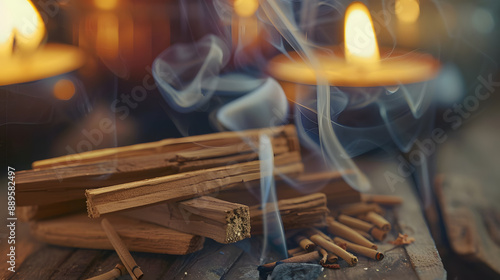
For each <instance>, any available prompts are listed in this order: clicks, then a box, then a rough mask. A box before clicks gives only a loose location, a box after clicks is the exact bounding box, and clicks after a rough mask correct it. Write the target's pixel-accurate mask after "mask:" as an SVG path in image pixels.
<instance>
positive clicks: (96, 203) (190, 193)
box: [85, 153, 303, 217]
mask: <svg viewBox="0 0 500 280" xmlns="http://www.w3.org/2000/svg"><path fill="white" fill-rule="evenodd" d="M275 164H276V168H275V174H290V175H293V174H298V173H300V172H302V171H303V165H302V163H300V155H299V154H298V153H290V154H284V155H280V156H277V157H276V158H275ZM260 177H261V172H260V162H259V161H251V162H245V163H238V164H233V165H228V166H223V167H216V168H211V169H205V170H197V171H191V172H186V173H179V174H173V175H170V176H164V177H158V178H153V179H147V180H142V181H135V182H131V183H125V184H121V185H115V186H109V187H103V188H99V189H90V190H86V191H85V196H86V197H87V210H88V213H89V216H90V217H99V216H100V215H101V214H105V213H111V212H116V211H120V210H125V209H131V208H135V207H139V206H145V205H151V204H154V203H158V202H162V201H169V202H175V201H180V200H185V199H189V198H193V197H197V196H202V195H205V194H208V193H214V192H218V191H220V190H221V189H223V188H227V187H230V186H231V185H237V184H241V183H245V182H250V181H256V180H259V179H260Z"/></svg>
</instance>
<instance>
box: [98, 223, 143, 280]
mask: <svg viewBox="0 0 500 280" xmlns="http://www.w3.org/2000/svg"><path fill="white" fill-rule="evenodd" d="M101 226H102V228H103V229H104V232H106V235H107V236H108V239H109V242H111V244H112V245H113V247H114V248H115V251H116V253H117V254H118V257H120V260H121V261H122V263H123V264H124V266H125V268H126V269H127V271H128V273H129V274H130V276H131V277H132V279H134V280H137V279H141V278H142V275H144V273H143V272H142V270H141V268H140V267H139V266H138V265H137V263H136V262H135V260H134V258H133V257H132V255H131V254H130V252H129V251H128V249H127V246H125V243H123V241H122V240H121V238H120V236H119V235H118V233H116V231H115V229H114V228H113V226H112V225H111V224H110V223H109V221H108V219H106V218H104V219H102V221H101Z"/></svg>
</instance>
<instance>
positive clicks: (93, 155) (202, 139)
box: [32, 125, 299, 168]
mask: <svg viewBox="0 0 500 280" xmlns="http://www.w3.org/2000/svg"><path fill="white" fill-rule="evenodd" d="M262 133H264V134H266V135H268V136H269V137H270V138H274V137H279V136H281V137H285V138H290V139H288V140H287V145H288V146H289V148H290V150H292V151H298V150H299V143H298V138H297V132H296V130H295V126H293V125H286V126H282V127H272V128H269V129H253V130H246V131H237V132H220V133H212V134H205V135H197V136H190V137H182V138H172V139H165V140H160V141H157V142H150V143H143V144H136V145H131V146H124V147H117V148H108V149H101V150H95V151H89V152H83V153H79V154H75V155H68V156H62V157H57V158H51V159H46V160H40V161H35V162H34V163H33V165H32V166H33V168H48V167H53V166H61V165H71V164H75V163H76V164H85V163H92V162H99V161H102V160H105V159H107V158H110V157H111V158H113V159H120V158H126V157H133V156H137V155H142V156H148V155H154V154H158V153H165V152H175V151H186V150H198V149H203V148H205V147H213V148H220V147H224V146H233V145H238V144H245V143H246V142H249V143H258V139H259V136H260V134H262ZM242 139H243V140H242Z"/></svg>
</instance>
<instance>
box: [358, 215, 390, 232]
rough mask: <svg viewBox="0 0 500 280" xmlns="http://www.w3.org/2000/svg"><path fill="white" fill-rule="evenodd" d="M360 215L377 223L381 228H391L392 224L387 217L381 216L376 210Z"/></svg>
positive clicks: (387, 229) (386, 229)
mask: <svg viewBox="0 0 500 280" xmlns="http://www.w3.org/2000/svg"><path fill="white" fill-rule="evenodd" d="M359 217H360V218H361V219H363V220H365V221H368V222H370V223H372V224H374V225H376V226H377V227H378V228H379V229H381V230H384V231H389V230H391V224H390V223H389V222H388V221H387V220H386V219H384V217H382V216H380V215H379V214H377V213H375V212H368V213H367V214H366V215H361V216H359Z"/></svg>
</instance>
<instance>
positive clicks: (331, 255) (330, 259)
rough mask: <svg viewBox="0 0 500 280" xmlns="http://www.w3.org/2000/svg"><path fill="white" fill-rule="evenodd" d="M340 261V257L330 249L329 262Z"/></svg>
mask: <svg viewBox="0 0 500 280" xmlns="http://www.w3.org/2000/svg"><path fill="white" fill-rule="evenodd" d="M338 261H339V257H338V256H337V255H335V254H334V253H332V252H329V251H328V263H336V262H338Z"/></svg>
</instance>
